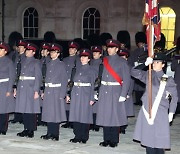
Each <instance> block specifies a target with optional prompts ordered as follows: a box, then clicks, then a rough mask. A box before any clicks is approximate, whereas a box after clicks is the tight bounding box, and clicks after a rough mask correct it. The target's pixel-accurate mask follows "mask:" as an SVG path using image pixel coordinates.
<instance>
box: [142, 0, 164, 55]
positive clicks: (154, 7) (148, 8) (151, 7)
mask: <svg viewBox="0 0 180 154" xmlns="http://www.w3.org/2000/svg"><path fill="white" fill-rule="evenodd" d="M143 25H146V26H147V27H146V35H147V43H148V44H150V45H151V46H152V50H153V46H154V44H155V42H156V41H159V40H160V39H161V24H160V14H159V0H145V12H144V17H143ZM150 26H151V31H150ZM149 52H150V51H149ZM151 52H152V53H150V56H152V55H153V51H151Z"/></svg>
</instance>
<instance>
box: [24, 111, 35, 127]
mask: <svg viewBox="0 0 180 154" xmlns="http://www.w3.org/2000/svg"><path fill="white" fill-rule="evenodd" d="M22 116H23V124H24V129H25V130H29V131H35V130H37V117H36V114H35V113H23V114H22Z"/></svg>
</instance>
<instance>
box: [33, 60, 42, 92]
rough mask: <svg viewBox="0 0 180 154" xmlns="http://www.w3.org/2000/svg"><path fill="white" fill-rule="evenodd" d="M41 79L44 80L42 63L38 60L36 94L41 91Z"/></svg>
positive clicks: (36, 66) (36, 64)
mask: <svg viewBox="0 0 180 154" xmlns="http://www.w3.org/2000/svg"><path fill="white" fill-rule="evenodd" d="M41 79H42V72H41V65H40V61H39V60H37V61H36V63H35V84H34V91H36V92H39V90H40V86H41Z"/></svg>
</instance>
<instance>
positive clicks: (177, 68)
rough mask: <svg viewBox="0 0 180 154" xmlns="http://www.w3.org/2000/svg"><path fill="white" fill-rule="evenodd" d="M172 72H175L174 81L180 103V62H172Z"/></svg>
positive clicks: (176, 60) (175, 60)
mask: <svg viewBox="0 0 180 154" xmlns="http://www.w3.org/2000/svg"><path fill="white" fill-rule="evenodd" d="M171 70H172V71H174V72H175V74H174V81H175V83H176V84H177V91H178V102H180V60H178V59H174V60H173V61H172V64H171Z"/></svg>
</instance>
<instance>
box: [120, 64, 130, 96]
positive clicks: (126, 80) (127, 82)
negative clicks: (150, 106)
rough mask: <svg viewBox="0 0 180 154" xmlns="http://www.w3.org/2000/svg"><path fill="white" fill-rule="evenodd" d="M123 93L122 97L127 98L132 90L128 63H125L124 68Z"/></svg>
mask: <svg viewBox="0 0 180 154" xmlns="http://www.w3.org/2000/svg"><path fill="white" fill-rule="evenodd" d="M121 77H122V80H123V84H122V91H121V94H120V96H122V97H126V96H127V94H128V91H129V88H130V78H131V76H130V69H129V66H128V64H127V63H124V65H123V68H122V76H121Z"/></svg>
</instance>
